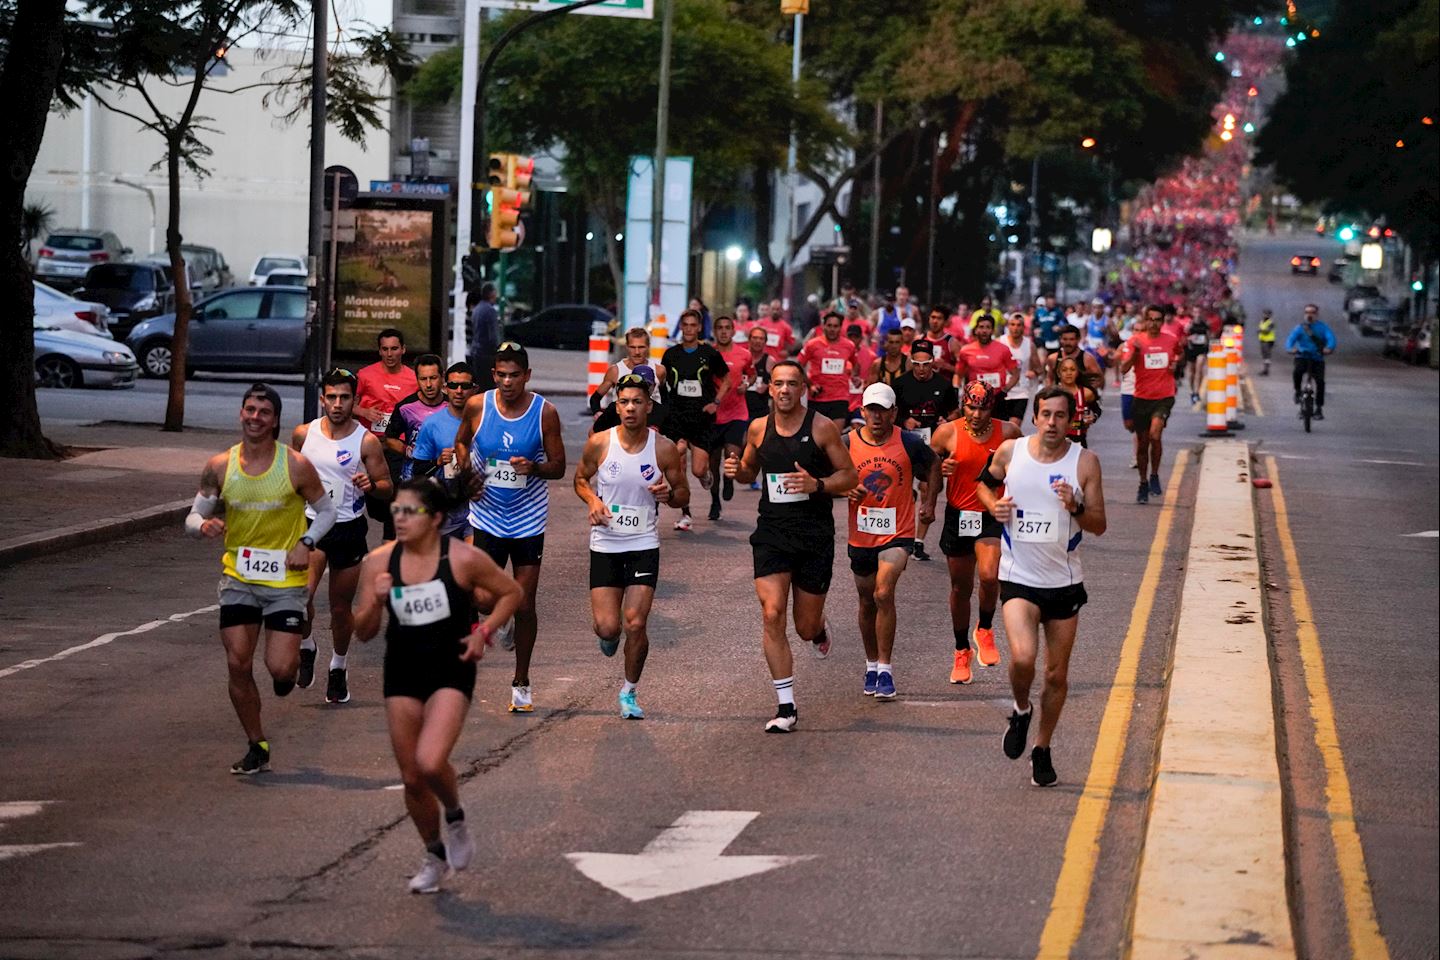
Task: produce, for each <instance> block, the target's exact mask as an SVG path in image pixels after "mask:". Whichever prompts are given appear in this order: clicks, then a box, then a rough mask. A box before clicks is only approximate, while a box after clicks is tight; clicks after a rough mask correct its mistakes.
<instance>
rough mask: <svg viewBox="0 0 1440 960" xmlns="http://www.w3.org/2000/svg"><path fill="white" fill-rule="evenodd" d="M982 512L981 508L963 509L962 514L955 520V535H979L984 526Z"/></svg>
mask: <svg viewBox="0 0 1440 960" xmlns="http://www.w3.org/2000/svg"><path fill="white" fill-rule="evenodd" d="M983 517H984V514H982V513H981V512H980V511H979V510H961V511H960V516H959V517H958V518H956V521H955V535H956V536H960V537H978V536H980V531H981V530H982V529H983V528H984V524H983V523H982V518H983Z"/></svg>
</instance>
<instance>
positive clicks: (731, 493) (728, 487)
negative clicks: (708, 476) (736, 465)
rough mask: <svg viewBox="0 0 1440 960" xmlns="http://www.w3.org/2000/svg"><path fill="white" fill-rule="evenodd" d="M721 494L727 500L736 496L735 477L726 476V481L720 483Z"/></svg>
mask: <svg viewBox="0 0 1440 960" xmlns="http://www.w3.org/2000/svg"><path fill="white" fill-rule="evenodd" d="M720 496H722V497H724V498H725V499H726V500H727V501H729V500H733V499H734V498H735V480H734V478H733V477H726V478H725V482H724V483H722V484H720Z"/></svg>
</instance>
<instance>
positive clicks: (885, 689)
mask: <svg viewBox="0 0 1440 960" xmlns="http://www.w3.org/2000/svg"><path fill="white" fill-rule="evenodd" d="M875 699H876V700H894V699H895V678H894V677H892V676H890V673H889V671H886V672H884V673H882V674H880V676H879V677H877V678H876V679H875Z"/></svg>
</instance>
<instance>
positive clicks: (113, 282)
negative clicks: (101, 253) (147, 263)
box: [85, 263, 155, 290]
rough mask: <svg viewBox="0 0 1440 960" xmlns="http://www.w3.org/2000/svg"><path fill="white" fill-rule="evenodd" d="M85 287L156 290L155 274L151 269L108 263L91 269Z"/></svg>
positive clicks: (95, 288)
mask: <svg viewBox="0 0 1440 960" xmlns="http://www.w3.org/2000/svg"><path fill="white" fill-rule="evenodd" d="M85 286H87V287H89V288H90V289H93V290H101V289H103V290H154V289H155V274H154V271H152V270H151V269H150V268H149V267H138V266H134V265H132V264H128V263H107V264H104V265H102V266H98V267H91V268H90V272H89V273H87V274H86V275H85Z"/></svg>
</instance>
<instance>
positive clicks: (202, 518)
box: [185, 453, 230, 539]
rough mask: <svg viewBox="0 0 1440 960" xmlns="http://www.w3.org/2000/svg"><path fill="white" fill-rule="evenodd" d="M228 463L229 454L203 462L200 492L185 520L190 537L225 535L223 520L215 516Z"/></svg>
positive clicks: (222, 454)
mask: <svg viewBox="0 0 1440 960" xmlns="http://www.w3.org/2000/svg"><path fill="white" fill-rule="evenodd" d="M229 461H230V454H229V453H217V454H216V455H215V456H213V457H211V458H210V459H209V460H207V461H205V468H204V469H203V470H201V471H200V492H199V493H197V494H195V502H194V504H193V505H192V506H191V507H190V515H189V516H187V517H186V518H185V532H186V533H187V534H189V535H190V536H192V537H209V538H211V539H214V538H215V537H218V536H221V535H223V534H224V533H225V520H224V519H223V518H221V517H217V516H216V515H215V514H216V512H217V510H218V508H219V506H220V492H221V486H222V485H223V484H224V482H225V469H226V466H227V465H228V464H229Z"/></svg>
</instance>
